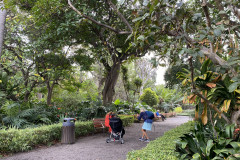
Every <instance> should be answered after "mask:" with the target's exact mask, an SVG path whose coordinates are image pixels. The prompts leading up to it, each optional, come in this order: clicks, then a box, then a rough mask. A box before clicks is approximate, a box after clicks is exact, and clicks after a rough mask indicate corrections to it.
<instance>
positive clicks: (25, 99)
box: [24, 81, 37, 102]
mask: <svg viewBox="0 0 240 160" xmlns="http://www.w3.org/2000/svg"><path fill="white" fill-rule="evenodd" d="M26 84H28V83H26ZM36 84H37V81H34V82H33V83H32V85H31V86H30V90H28V91H27V92H26V93H25V96H24V101H25V102H27V101H28V100H29V97H30V95H31V92H32V90H33V88H34V87H35V86H36ZM25 87H28V85H26V86H25Z"/></svg>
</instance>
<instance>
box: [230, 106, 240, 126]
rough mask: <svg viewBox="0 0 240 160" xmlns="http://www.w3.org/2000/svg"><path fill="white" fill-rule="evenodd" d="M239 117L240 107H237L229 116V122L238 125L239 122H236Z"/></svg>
mask: <svg viewBox="0 0 240 160" xmlns="http://www.w3.org/2000/svg"><path fill="white" fill-rule="evenodd" d="M239 117H240V109H238V111H233V113H232V116H231V123H233V124H238V125H239V122H238V119H239Z"/></svg>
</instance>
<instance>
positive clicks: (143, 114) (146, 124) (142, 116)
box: [138, 108, 153, 142]
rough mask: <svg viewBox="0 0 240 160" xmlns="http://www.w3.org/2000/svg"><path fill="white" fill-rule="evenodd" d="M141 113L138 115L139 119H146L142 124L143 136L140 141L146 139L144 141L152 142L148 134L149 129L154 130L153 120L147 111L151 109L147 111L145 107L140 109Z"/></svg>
mask: <svg viewBox="0 0 240 160" xmlns="http://www.w3.org/2000/svg"><path fill="white" fill-rule="evenodd" d="M140 112H141V113H140V115H138V120H139V121H140V120H141V119H143V120H144V123H143V126H142V137H141V138H139V140H140V141H144V142H150V140H149V137H148V135H147V132H146V131H147V130H148V131H151V130H152V122H153V120H152V119H150V118H148V115H147V113H146V112H149V111H145V109H144V108H141V109H140ZM144 137H145V138H144Z"/></svg>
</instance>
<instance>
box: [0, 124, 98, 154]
mask: <svg viewBox="0 0 240 160" xmlns="http://www.w3.org/2000/svg"><path fill="white" fill-rule="evenodd" d="M61 128H62V124H60V123H59V124H53V125H45V126H41V127H38V128H33V129H30V128H28V129H21V130H20V129H15V128H12V129H9V130H0V151H1V153H8V152H20V151H27V150H31V149H32V148H34V147H35V146H36V145H39V144H47V143H49V142H52V141H59V140H60V139H61ZM93 131H94V128H93V123H92V121H86V122H80V121H77V122H76V123H75V134H76V137H79V136H82V135H86V134H88V133H91V132H93Z"/></svg>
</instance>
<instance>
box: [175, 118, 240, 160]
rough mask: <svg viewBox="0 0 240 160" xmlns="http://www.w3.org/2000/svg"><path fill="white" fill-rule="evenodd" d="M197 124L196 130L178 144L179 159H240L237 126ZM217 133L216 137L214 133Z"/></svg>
mask: <svg viewBox="0 0 240 160" xmlns="http://www.w3.org/2000/svg"><path fill="white" fill-rule="evenodd" d="M209 125H210V124H208V125H205V126H204V125H202V124H201V123H200V122H196V123H195V127H194V130H193V131H192V132H190V133H187V134H184V135H183V136H181V137H180V140H179V141H178V142H177V146H176V151H177V152H178V153H179V155H180V156H179V157H178V158H179V159H213V160H217V159H232V160H237V159H239V158H240V154H239V153H240V139H239V133H234V127H235V125H234V124H232V125H224V124H222V125H221V126H220V125H219V126H217V127H214V129H215V131H213V130H211V127H209ZM213 132H216V137H215V136H214V133H213Z"/></svg>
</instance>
